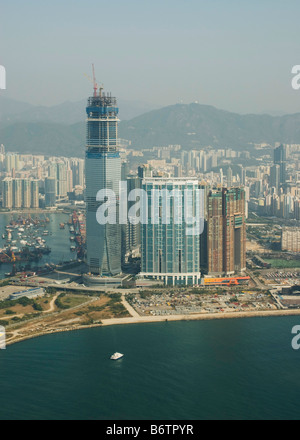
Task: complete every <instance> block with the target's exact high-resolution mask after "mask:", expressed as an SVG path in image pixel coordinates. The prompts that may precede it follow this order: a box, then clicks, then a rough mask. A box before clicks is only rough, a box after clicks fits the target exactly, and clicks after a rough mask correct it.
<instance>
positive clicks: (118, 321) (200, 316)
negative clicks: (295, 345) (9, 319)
mask: <svg viewBox="0 0 300 440" xmlns="http://www.w3.org/2000/svg"><path fill="white" fill-rule="evenodd" d="M297 315H300V310H299V309H295V310H266V311H260V312H232V313H231V312H228V313H207V314H204V313H197V314H191V315H166V316H150V317H148V316H139V317H136V316H135V317H129V318H110V319H103V320H102V323H101V324H91V325H85V326H70V327H67V328H64V329H51V328H49V330H48V331H45V332H40V333H36V334H33V335H28V336H24V337H20V338H16V339H15V340H13V341H11V342H9V341H7V343H6V345H7V346H10V345H13V344H16V343H18V342H23V341H26V340H28V339H34V338H37V337H41V336H45V335H50V334H55V333H64V332H70V331H76V330H85V329H88V328H96V327H104V326H109V325H125V324H142V323H143V324H147V323H149V324H151V323H156V322H175V321H205V320H216V319H241V318H264V317H275V316H297ZM299 325H300V324H299ZM8 333H9V331H8Z"/></svg>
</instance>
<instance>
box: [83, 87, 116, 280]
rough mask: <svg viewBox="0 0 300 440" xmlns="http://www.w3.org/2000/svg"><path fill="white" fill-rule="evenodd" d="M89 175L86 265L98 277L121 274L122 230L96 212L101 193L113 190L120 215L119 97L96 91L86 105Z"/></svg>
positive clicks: (86, 171) (87, 181)
mask: <svg viewBox="0 0 300 440" xmlns="http://www.w3.org/2000/svg"><path fill="white" fill-rule="evenodd" d="M86 112H87V142H86V155H85V173H86V193H85V200H86V246H87V255H86V262H87V265H88V267H89V272H90V273H91V274H93V275H98V276H108V277H110V276H115V275H118V274H120V273H121V228H120V224H119V217H118V215H116V223H115V224H110V223H107V224H100V223H99V222H98V220H97V217H96V215H97V211H98V209H99V208H100V206H101V204H102V203H103V201H98V200H97V194H98V192H99V191H101V190H110V191H113V193H114V194H115V197H116V200H115V202H116V212H117V213H118V212H119V182H120V180H121V158H120V154H119V148H118V122H119V119H118V112H119V109H118V107H117V101H116V98H114V97H112V96H111V95H109V94H105V93H103V92H102V89H100V92H99V94H98V92H97V91H96V90H95V92H94V96H93V97H91V98H89V100H88V105H87V109H86Z"/></svg>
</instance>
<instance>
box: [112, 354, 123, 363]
mask: <svg viewBox="0 0 300 440" xmlns="http://www.w3.org/2000/svg"><path fill="white" fill-rule="evenodd" d="M123 356H124V354H122V353H114V354H113V355H112V356H111V357H110V358H111V359H112V360H113V361H117V360H118V359H121V358H122V357H123Z"/></svg>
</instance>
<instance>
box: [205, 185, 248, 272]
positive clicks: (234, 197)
mask: <svg viewBox="0 0 300 440" xmlns="http://www.w3.org/2000/svg"><path fill="white" fill-rule="evenodd" d="M245 207H246V202H245V190H244V188H231V189H226V188H223V189H216V190H211V191H210V193H209V195H208V198H207V270H208V273H209V274H210V275H233V274H235V273H240V272H243V271H244V270H245V269H246V225H245Z"/></svg>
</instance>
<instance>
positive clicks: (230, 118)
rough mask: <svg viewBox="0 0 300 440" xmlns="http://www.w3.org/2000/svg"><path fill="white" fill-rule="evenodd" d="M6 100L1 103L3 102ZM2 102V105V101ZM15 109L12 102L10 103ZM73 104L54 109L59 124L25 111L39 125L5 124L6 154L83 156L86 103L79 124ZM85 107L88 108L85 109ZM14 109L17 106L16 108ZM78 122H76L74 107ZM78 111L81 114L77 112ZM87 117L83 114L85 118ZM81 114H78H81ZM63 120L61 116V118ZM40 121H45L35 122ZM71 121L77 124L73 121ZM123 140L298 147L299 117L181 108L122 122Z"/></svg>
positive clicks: (1, 138)
mask: <svg viewBox="0 0 300 440" xmlns="http://www.w3.org/2000/svg"><path fill="white" fill-rule="evenodd" d="M1 99H2V98H1ZM1 102H2V101H1ZM10 104H12V103H10ZM70 106H71V107H72V105H71V104H70V103H69V104H67V103H66V104H65V105H63V104H62V105H61V106H58V107H59V109H60V111H61V113H60V111H58V108H56V109H55V108H51V109H52V110H51V111H54V110H55V111H54V113H55V115H56V117H57V119H58V121H56V120H54V121H53V120H51V119H53V118H51V117H50V116H49V115H48V116H49V119H50V120H48V121H43V120H42V116H41V115H42V114H43V115H44V116H43V117H44V118H45V114H46V113H45V112H44V110H43V112H42V113H39V110H38V109H37V108H31V107H30V108H27V109H26V108H25V109H24V112H23V113H22V114H23V116H22V117H24V114H29V113H30V114H32V115H33V114H34V113H35V112H36V116H35V118H34V119H35V120H34V121H24V120H23V121H21V120H20V121H18V118H19V117H20V118H21V115H20V114H18V117H17V120H13V119H14V118H15V117H16V114H15V116H14V118H12V120H4V121H3V119H1V118H2V116H1V115H3V107H2V110H1V111H2V113H1V111H0V144H1V143H3V144H4V145H5V147H6V148H7V150H10V151H20V152H31V153H43V154H53V155H65V156H78V157H80V156H83V154H84V145H85V115H84V106H85V102H83V103H82V105H80V116H78V117H80V121H81V122H78V123H69V124H68V123H67V122H63V121H66V118H63V117H62V116H61V115H66V113H68V109H69V110H70V109H71V107H70ZM82 106H83V108H82ZM12 107H13V106H12ZM11 110H12V108H11ZM73 110H74V113H73V115H74V118H75V113H76V112H75V108H74V109H73ZM76 111H78V112H79V110H76ZM82 112H83V115H82V116H81V114H82ZM78 114H79V113H78ZM59 115H60V116H61V118H60V117H58V116H59ZM38 117H41V120H40V121H36V119H37V118H38ZM70 120H76V118H75V119H73V116H72V118H71V117H70ZM119 136H120V138H123V139H128V140H130V141H131V142H132V146H133V148H136V149H140V148H145V147H152V146H163V145H170V144H180V145H182V146H183V147H184V148H186V149H192V148H199V147H205V146H208V145H211V146H213V147H231V148H236V149H243V148H245V147H248V146H249V144H252V143H263V142H266V143H270V144H274V143H275V142H282V143H299V144H300V113H296V114H291V115H284V116H270V115H255V114H249V115H239V114H236V113H231V112H228V111H225V110H219V109H217V108H215V107H212V106H207V105H201V104H176V105H172V106H168V107H164V108H161V109H158V110H152V111H150V112H147V113H144V114H142V115H139V116H137V117H135V118H133V119H131V120H128V121H126V120H123V121H122V122H121V123H120V129H119Z"/></svg>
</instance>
